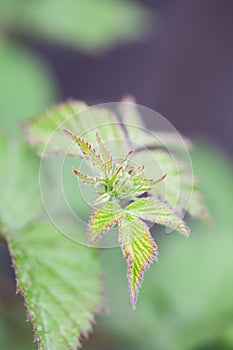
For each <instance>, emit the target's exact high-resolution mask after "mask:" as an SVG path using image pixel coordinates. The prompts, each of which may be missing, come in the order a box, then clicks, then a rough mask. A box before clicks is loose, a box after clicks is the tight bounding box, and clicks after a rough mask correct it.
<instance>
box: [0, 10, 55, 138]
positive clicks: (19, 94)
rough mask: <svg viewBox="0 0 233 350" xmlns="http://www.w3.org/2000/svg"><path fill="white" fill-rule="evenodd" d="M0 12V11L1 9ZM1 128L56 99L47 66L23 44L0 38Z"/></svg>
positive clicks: (13, 123)
mask: <svg viewBox="0 0 233 350" xmlns="http://www.w3.org/2000/svg"><path fill="white" fill-rule="evenodd" d="M0 12H1V10H0ZM0 77H1V78H0V130H1V131H3V132H5V131H12V130H14V129H15V128H16V126H17V122H19V121H21V120H24V119H26V118H29V117H32V116H33V115H35V114H38V113H39V112H40V111H42V110H44V109H45V108H47V107H48V106H49V105H50V104H51V103H53V102H54V101H55V97H56V94H57V91H56V90H57V89H56V87H55V84H54V81H53V78H52V74H51V72H50V70H49V69H48V67H47V66H46V65H45V64H44V63H43V62H42V61H41V60H40V59H39V58H38V57H37V56H36V55H34V54H32V53H30V52H29V51H28V50H26V48H24V47H23V46H20V45H17V44H13V43H9V42H6V41H3V40H1V38H0Z"/></svg>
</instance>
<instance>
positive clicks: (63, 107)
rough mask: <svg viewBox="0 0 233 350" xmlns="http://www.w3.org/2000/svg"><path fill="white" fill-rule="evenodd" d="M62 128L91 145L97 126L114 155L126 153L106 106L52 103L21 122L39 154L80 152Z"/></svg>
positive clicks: (114, 122) (120, 132) (118, 129)
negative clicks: (50, 106)
mask: <svg viewBox="0 0 233 350" xmlns="http://www.w3.org/2000/svg"><path fill="white" fill-rule="evenodd" d="M62 129H67V130H70V131H71V132H72V133H73V134H76V135H78V136H79V137H81V138H83V139H85V140H86V141H88V142H89V143H90V144H92V145H95V144H96V131H97V130H98V131H99V132H100V134H101V136H102V138H103V139H104V141H105V142H106V144H107V146H108V148H109V150H110V152H111V153H112V154H113V155H114V157H117V156H124V155H125V154H126V153H127V146H128V145H127V143H126V142H125V141H124V131H123V129H122V128H121V127H120V126H119V120H118V119H117V118H116V117H115V115H114V113H112V112H111V111H110V110H109V109H107V108H103V107H98V106H96V107H93V108H92V107H88V106H87V105H86V104H85V103H84V102H80V101H70V102H66V103H63V104H59V105H57V106H54V107H52V108H51V109H49V110H48V111H47V112H45V113H42V114H41V115H40V116H39V117H36V118H34V119H31V120H29V121H28V122H26V123H25V124H24V132H25V135H26V138H27V139H28V140H29V142H30V145H31V146H32V147H35V148H36V151H37V153H38V154H39V155H43V156H49V155H61V156H65V155H66V156H76V157H77V156H78V157H80V156H81V155H82V154H81V152H80V150H79V149H78V147H77V145H76V144H75V142H73V145H72V141H71V140H70V139H69V138H67V137H66V136H65V135H64V132H63V131H62ZM111 141H113V142H111ZM108 142H110V143H108Z"/></svg>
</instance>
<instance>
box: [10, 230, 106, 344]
mask: <svg viewBox="0 0 233 350" xmlns="http://www.w3.org/2000/svg"><path fill="white" fill-rule="evenodd" d="M5 237H6V242H7V246H8V250H9V253H10V257H11V261H12V268H13V270H14V273H15V280H16V295H18V294H20V295H21V296H22V298H23V302H24V306H25V309H26V321H27V322H30V323H31V324H32V331H33V335H34V342H35V343H37V345H38V350H45V349H43V348H42V345H41V342H42V340H41V336H40V335H38V334H37V332H38V330H37V327H36V321H35V316H34V315H33V314H32V312H31V310H30V306H29V302H28V299H27V295H26V293H25V291H24V290H23V289H22V288H21V286H20V278H19V270H18V268H17V264H16V258H15V254H14V252H13V251H14V250H13V248H12V238H11V237H10V235H9V233H8V232H7V231H5ZM104 280H105V278H104V275H103V274H102V275H101V276H100V285H101V286H102V288H101V290H100V298H101V299H102V301H101V306H100V307H99V308H97V309H96V310H94V311H93V312H92V314H93V317H92V318H91V319H90V320H89V321H88V323H89V328H88V329H86V330H85V331H81V332H80V335H79V336H77V345H76V347H75V348H73V349H69V350H76V349H77V350H78V349H81V347H82V342H83V340H86V339H88V338H89V336H90V334H91V333H93V327H94V325H95V324H96V317H97V316H100V315H104V314H107V313H108V303H107V297H106V294H105V289H104Z"/></svg>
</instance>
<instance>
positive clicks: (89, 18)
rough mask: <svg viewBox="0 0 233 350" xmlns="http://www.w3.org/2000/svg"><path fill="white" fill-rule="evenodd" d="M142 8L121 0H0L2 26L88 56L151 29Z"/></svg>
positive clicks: (0, 23) (132, 38)
mask: <svg viewBox="0 0 233 350" xmlns="http://www.w3.org/2000/svg"><path fill="white" fill-rule="evenodd" d="M151 17H152V16H151V15H150V13H149V11H147V10H146V9H145V8H144V7H143V6H140V5H139V4H135V3H133V2H130V1H122V0H111V1H109V0H85V1H83V0H59V1H57V0H44V1H31V0H21V1H18V0H0V26H2V27H3V29H8V28H11V30H12V31H17V32H20V33H23V34H26V35H28V34H30V35H31V36H35V37H37V38H40V39H42V40H46V41H50V42H52V43H58V44H62V45H66V46H69V47H71V48H74V49H79V50H83V51H86V52H89V53H93V52H96V51H100V50H103V49H105V48H108V47H110V46H112V45H115V44H117V43H118V42H127V41H131V40H138V39H139V38H141V37H143V36H144V35H145V34H146V33H147V31H148V28H149V27H150V23H151V22H152V21H151Z"/></svg>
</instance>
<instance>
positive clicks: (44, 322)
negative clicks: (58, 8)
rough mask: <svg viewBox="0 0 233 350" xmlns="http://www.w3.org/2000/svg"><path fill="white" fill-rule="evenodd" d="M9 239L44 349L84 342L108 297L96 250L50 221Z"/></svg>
mask: <svg viewBox="0 0 233 350" xmlns="http://www.w3.org/2000/svg"><path fill="white" fill-rule="evenodd" d="M8 243H9V245H10V250H11V256H12V259H13V262H14V268H15V270H16V275H17V283H18V289H19V291H20V293H21V294H22V295H23V297H24V299H25V302H26V306H27V312H28V319H29V320H30V321H31V322H32V323H33V328H34V333H35V340H36V341H37V342H38V344H39V348H40V349H52V350H67V349H74V348H76V347H77V346H80V341H81V338H82V337H86V336H87V335H88V333H89V332H90V331H91V328H92V326H91V324H92V323H93V321H94V314H95V313H97V312H99V311H100V310H101V307H102V302H103V300H102V296H101V295H102V287H101V271H100V267H99V263H98V255H97V253H96V251H94V250H93V249H88V248H87V247H81V246H79V245H77V244H75V243H74V242H72V241H70V240H68V239H67V238H65V237H64V236H63V235H62V234H61V233H60V232H59V231H57V229H56V228H55V227H54V226H53V225H52V224H51V223H49V222H47V221H46V222H40V223H37V224H36V225H34V226H31V227H30V228H27V229H23V230H22V231H20V232H19V233H18V234H17V235H16V236H14V237H9V236H8Z"/></svg>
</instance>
